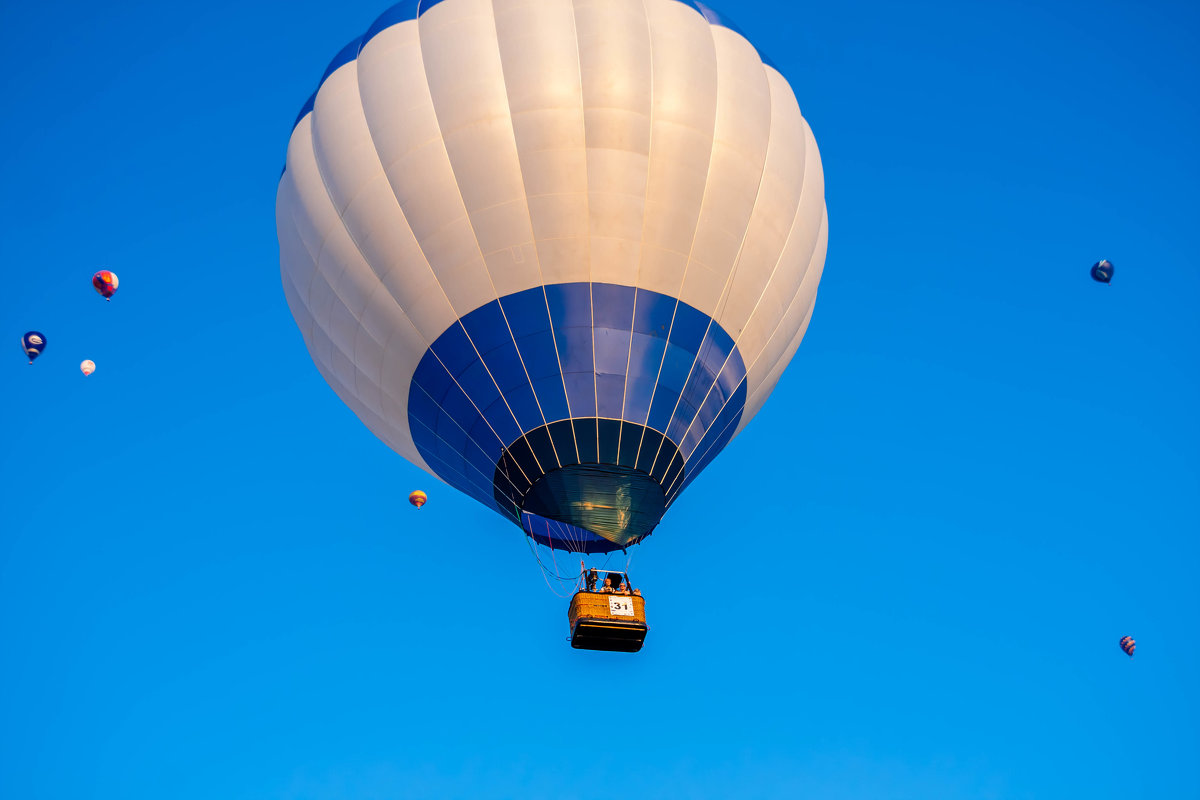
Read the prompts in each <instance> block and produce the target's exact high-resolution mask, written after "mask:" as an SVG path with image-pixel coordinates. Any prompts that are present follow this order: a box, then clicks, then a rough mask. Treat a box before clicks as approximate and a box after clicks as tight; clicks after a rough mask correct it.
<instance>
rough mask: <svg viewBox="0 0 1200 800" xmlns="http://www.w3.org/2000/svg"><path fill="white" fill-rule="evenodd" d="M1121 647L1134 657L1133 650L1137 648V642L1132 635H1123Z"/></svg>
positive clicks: (1126, 653)
mask: <svg viewBox="0 0 1200 800" xmlns="http://www.w3.org/2000/svg"><path fill="white" fill-rule="evenodd" d="M1121 649H1122V650H1124V651H1125V655H1127V656H1129V657H1130V658H1133V651H1134V650H1136V649H1137V642H1135V641H1134V640H1133V637H1132V636H1122V637H1121Z"/></svg>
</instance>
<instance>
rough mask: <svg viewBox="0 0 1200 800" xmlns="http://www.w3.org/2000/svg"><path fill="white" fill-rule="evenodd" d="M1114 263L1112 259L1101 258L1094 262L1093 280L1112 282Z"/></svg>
mask: <svg viewBox="0 0 1200 800" xmlns="http://www.w3.org/2000/svg"><path fill="white" fill-rule="evenodd" d="M1112 276H1113V265H1112V262H1111V261H1105V260H1104V259H1101V260H1099V261H1097V262H1096V263H1095V264H1092V280H1094V281H1098V282H1100V283H1112Z"/></svg>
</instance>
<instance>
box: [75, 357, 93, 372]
mask: <svg viewBox="0 0 1200 800" xmlns="http://www.w3.org/2000/svg"><path fill="white" fill-rule="evenodd" d="M79 371H80V372H82V373H83V374H84V375H85V376H86V375H91V374H92V373H93V372H95V371H96V362H95V361H92V360H91V359H90V358H89V359H85V360H84V361H83V362H82V363H80V365H79Z"/></svg>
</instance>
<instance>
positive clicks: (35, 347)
mask: <svg viewBox="0 0 1200 800" xmlns="http://www.w3.org/2000/svg"><path fill="white" fill-rule="evenodd" d="M21 349H22V350H24V351H25V356H26V357H27V358H28V359H29V363H30V364H32V363H33V361H34V359H36V358H37V357H38V356H40V355H41V354H42V351H43V350H45V349H46V336H45V334H43V333H40V332H38V331H29V332H28V333H26V334H25V335H24V336H22V337H21Z"/></svg>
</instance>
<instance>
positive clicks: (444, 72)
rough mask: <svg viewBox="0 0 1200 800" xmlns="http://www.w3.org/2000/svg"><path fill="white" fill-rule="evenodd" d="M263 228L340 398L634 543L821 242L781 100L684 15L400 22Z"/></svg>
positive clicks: (749, 50) (558, 524)
mask: <svg viewBox="0 0 1200 800" xmlns="http://www.w3.org/2000/svg"><path fill="white" fill-rule="evenodd" d="M796 13H797V14H798V13H799V12H796ZM276 222H277V228H278V234H279V247H280V262H281V267H282V277H283V286H284V291H285V293H286V295H287V300H288V304H289V306H290V307H291V310H292V314H293V315H294V316H295V318H296V323H297V325H298V326H299V328H300V330H301V332H302V333H303V335H304V339H305V343H306V344H307V346H308V350H309V353H310V354H311V355H312V358H313V360H314V361H315V362H316V364H317V367H318V368H319V369H320V371H321V374H322V375H323V376H324V377H325V379H326V380H327V381H328V382H329V384H330V385H331V386H332V387H333V388H334V390H335V391H336V392H337V393H338V395H339V396H340V397H341V398H342V400H344V401H345V402H346V404H347V405H349V406H350V408H352V409H353V410H354V412H355V413H356V414H357V415H358V416H359V418H360V419H362V421H363V422H364V423H365V424H366V425H367V426H368V427H369V428H370V429H371V430H372V431H374V433H375V434H376V435H377V436H379V438H380V439H382V440H383V441H384V442H386V443H387V444H388V445H389V446H391V447H392V448H393V449H394V450H395V451H396V452H398V453H400V454H401V455H403V456H404V457H405V458H407V459H408V460H409V461H411V462H412V463H414V464H416V465H418V466H420V467H422V468H423V469H425V470H427V471H428V472H429V473H430V474H432V475H435V476H437V477H439V478H441V479H443V480H444V481H446V482H447V483H449V484H451V485H452V486H454V487H456V488H458V489H460V490H461V491H463V492H465V493H466V494H468V495H470V496H472V497H474V498H475V499H477V500H478V501H479V502H480V503H483V504H484V505H486V506H488V507H490V508H492V509H494V510H496V511H497V512H499V513H500V514H502V515H504V516H505V517H507V518H508V519H510V520H512V521H513V522H515V523H517V524H518V525H520V526H521V527H522V528H523V529H524V530H525V532H526V533H527V534H528V535H530V536H531V537H533V538H534V539H536V540H537V541H540V542H542V543H544V544H548V545H550V546H551V547H559V548H565V549H569V550H576V551H581V552H607V551H611V550H616V549H621V548H623V547H626V546H628V545H630V544H633V543H636V542H638V541H640V540H642V539H643V538H644V537H646V536H647V535H649V534H650V532H651V531H652V530H654V527H655V526H656V525H657V524H658V523H659V520H660V519H661V518H662V516H663V514H664V512H665V511H666V509H667V508H668V507H670V505H671V504H672V503H673V502H675V500H676V499H677V498H678V497H679V495H680V492H682V491H683V490H684V489H685V488H686V487H687V486H688V485H689V484H690V483H691V482H692V481H694V480H695V479H696V476H697V475H699V474H700V472H701V470H703V469H704V467H705V466H706V465H707V464H708V463H709V462H710V461H711V460H712V459H713V458H714V457H715V456H716V455H717V454H718V453H720V452H721V450H722V449H723V448H724V447H725V446H726V445H727V444H728V443H729V441H730V440H731V439H732V438H733V437H734V436H735V435H737V433H738V432H739V431H741V430H742V429H743V428H744V427H745V426H746V424H747V423H748V422H749V421H750V420H751V418H753V417H754V415H755V414H756V413H758V410H759V409H760V408H761V407H762V404H763V403H764V401H765V400H766V399H767V396H768V395H769V394H770V393H771V390H772V389H773V388H774V387H775V384H776V382H777V381H778V380H779V377H780V374H781V373H782V372H783V369H784V367H786V366H787V364H788V362H789V361H790V360H791V358H792V355H793V354H794V353H795V352H796V348H797V347H799V345H800V340H801V338H802V337H803V336H804V332H805V330H806V329H807V327H808V323H809V318H810V316H811V314H812V310H813V303H814V301H815V298H816V293H817V284H818V281H819V280H820V277H821V271H822V268H823V265H824V263H825V248H826V241H827V221H826V213H825V189H824V182H823V177H822V171H821V159H820V156H819V154H818V152H817V145H816V142H815V140H814V139H813V135H812V132H811V131H810V130H809V127H808V124H807V123H806V122H805V120H804V117H803V116H802V115H801V113H800V107H799V105H798V104H797V102H796V97H795V95H794V93H793V91H792V87H791V86H790V85H789V84H788V81H787V80H786V79H785V78H784V77H783V75H782V74H780V72H779V71H778V70H777V69H776V68H775V67H774V66H773V65H772V64H771V62H770V61H769V60H767V59H765V58H764V57H763V56H762V55H761V54H760V53H759V52H758V51H756V50H755V48H754V46H753V45H752V44H751V43H750V42H749V41H748V40H747V39H746V37H745V36H744V35H743V34H742V33H740V32H739V31H738V30H737V28H735V27H734V26H733V25H732V24H730V22H729V21H728V20H727V19H725V18H724V17H722V16H720V15H718V14H717V13H716V12H714V11H713V10H712V9H710V8H709V7H708V6H706V5H704V4H703V3H700V2H691V1H688V2H681V0H605V1H604V2H598V1H597V0H538V1H537V2H532V1H531V0H419V2H414V0H407V2H402V3H400V4H398V5H396V6H393V7H392V8H391V9H389V10H388V11H386V12H385V13H384V14H383V15H382V16H381V17H379V19H377V20H376V21H375V22H374V23H373V24H372V25H371V26H370V27H369V28H367V30H366V32H365V33H364V34H363V35H362V36H361V37H359V38H356V39H355V40H354V41H352V42H350V44H348V45H347V46H346V47H345V48H344V49H343V50H342V51H341V52H340V53H338V55H337V56H336V57H335V58H334V59H333V61H332V62H331V63H330V64H329V68H328V69H327V70H326V71H325V74H324V77H323V78H322V79H321V82H320V84H319V87H318V89H317V91H316V93H315V94H314V95H313V96H312V97H311V98H310V99H309V100H308V102H307V103H306V104H305V105H304V107H303V108H302V109H301V111H300V115H299V118H298V119H297V120H296V124H295V127H294V129H293V131H292V135H291V140H290V142H289V144H288V152H287V163H286V168H285V169H284V172H283V176H282V178H281V180H280V183H279V190H278V195H277V201H276ZM793 457H794V456H793V455H792V454H789V453H787V452H785V451H782V450H781V451H780V452H779V453H778V455H777V460H778V464H777V465H776V467H777V468H779V469H786V468H787V466H786V465H787V463H788V462H789V461H790V460H791V459H792V458H793Z"/></svg>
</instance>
